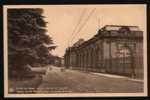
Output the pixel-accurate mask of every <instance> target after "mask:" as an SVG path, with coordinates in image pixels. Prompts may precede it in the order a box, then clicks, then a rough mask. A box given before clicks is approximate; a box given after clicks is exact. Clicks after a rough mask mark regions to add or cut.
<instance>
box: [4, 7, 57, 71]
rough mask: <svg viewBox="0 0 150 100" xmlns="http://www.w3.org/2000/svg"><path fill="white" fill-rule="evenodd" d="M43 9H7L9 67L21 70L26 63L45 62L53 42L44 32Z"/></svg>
mask: <svg viewBox="0 0 150 100" xmlns="http://www.w3.org/2000/svg"><path fill="white" fill-rule="evenodd" d="M42 13H43V10H42V9H39V8H33V9H26V8H24V9H8V15H7V17H8V58H9V67H11V68H13V69H16V70H19V69H20V70H22V69H23V68H24V67H23V66H25V65H27V64H30V65H33V64H34V63H40V64H46V63H47V62H48V60H49V59H47V58H50V56H51V54H50V53H49V51H50V50H52V49H54V48H55V47H51V46H50V45H51V44H53V42H52V39H51V37H49V36H48V35H47V34H46V32H47V30H46V28H45V27H46V22H45V21H44V16H42Z"/></svg>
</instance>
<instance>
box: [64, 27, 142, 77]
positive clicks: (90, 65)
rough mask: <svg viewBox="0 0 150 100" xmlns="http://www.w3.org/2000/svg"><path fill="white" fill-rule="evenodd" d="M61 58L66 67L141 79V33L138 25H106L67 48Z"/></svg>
mask: <svg viewBox="0 0 150 100" xmlns="http://www.w3.org/2000/svg"><path fill="white" fill-rule="evenodd" d="M64 61H65V66H66V67H68V68H70V67H72V68H73V69H79V70H85V71H94V72H104V73H113V74H120V75H126V76H130V77H135V78H143V32H142V31H141V30H140V29H139V27H138V26H119V25H106V26H104V27H103V28H101V29H100V30H99V31H98V33H97V34H96V35H95V36H94V37H93V38H91V39H89V40H87V41H84V40H83V39H81V40H79V41H77V42H76V43H75V44H74V45H73V46H72V47H69V48H67V49H66V53H65V55H64Z"/></svg>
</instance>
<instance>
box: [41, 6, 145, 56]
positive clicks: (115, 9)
mask: <svg viewBox="0 0 150 100" xmlns="http://www.w3.org/2000/svg"><path fill="white" fill-rule="evenodd" d="M42 8H43V9H44V13H43V15H44V16H45V20H46V21H47V22H48V23H47V34H49V36H51V37H52V39H53V42H54V45H56V46H57V48H56V49H55V50H53V51H51V53H52V54H54V55H56V56H59V57H63V56H64V53H65V50H66V48H67V47H69V46H71V45H72V44H74V43H75V42H76V41H78V40H79V39H80V38H83V39H84V40H88V39H90V38H92V37H93V36H94V35H95V34H96V33H97V31H98V29H99V28H102V27H103V26H105V25H131V26H132V25H133V26H139V28H140V29H141V30H142V31H144V34H146V6H145V5H47V6H42ZM81 16H82V17H81ZM88 17H89V18H88ZM80 18H81V19H80ZM79 20H80V21H79ZM78 23H80V24H78ZM77 24H78V26H77V30H76V31H75V32H73V30H74V29H75V27H76V25H77ZM82 26H83V28H82ZM80 28H81V30H80V31H78V30H79V29H80Z"/></svg>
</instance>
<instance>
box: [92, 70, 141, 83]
mask: <svg viewBox="0 0 150 100" xmlns="http://www.w3.org/2000/svg"><path fill="white" fill-rule="evenodd" d="M90 73H91V74H95V75H100V76H104V77H109V78H122V79H127V80H131V81H135V82H144V81H143V80H140V79H133V78H130V77H127V76H121V75H113V74H108V73H95V72H90Z"/></svg>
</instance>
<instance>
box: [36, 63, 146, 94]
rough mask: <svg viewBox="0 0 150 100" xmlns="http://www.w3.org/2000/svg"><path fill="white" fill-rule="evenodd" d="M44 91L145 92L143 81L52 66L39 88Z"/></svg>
mask: <svg viewBox="0 0 150 100" xmlns="http://www.w3.org/2000/svg"><path fill="white" fill-rule="evenodd" d="M38 90H39V91H42V93H43V92H46V93H47V92H48V93H50V92H53V93H54V92H99V93H103V92H107V93H109V92H114V93H117V92H118V93H134V92H143V82H136V81H132V80H129V79H127V78H124V77H107V76H103V75H97V74H92V73H87V72H81V71H77V70H70V69H67V70H65V71H61V70H60V68H58V67H54V66H52V69H48V70H47V73H46V75H44V76H43V82H42V84H41V85H40V86H39V88H38Z"/></svg>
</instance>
